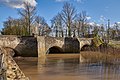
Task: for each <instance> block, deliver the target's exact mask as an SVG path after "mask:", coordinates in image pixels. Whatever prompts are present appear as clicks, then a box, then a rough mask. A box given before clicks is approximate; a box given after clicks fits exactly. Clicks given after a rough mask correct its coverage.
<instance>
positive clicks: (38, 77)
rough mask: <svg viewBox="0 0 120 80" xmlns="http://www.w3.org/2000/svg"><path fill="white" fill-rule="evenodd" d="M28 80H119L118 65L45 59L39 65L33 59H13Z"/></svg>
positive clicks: (119, 68)
mask: <svg viewBox="0 0 120 80" xmlns="http://www.w3.org/2000/svg"><path fill="white" fill-rule="evenodd" d="M15 61H16V62H17V64H18V65H19V66H20V68H21V70H22V71H23V72H24V73H25V75H26V76H27V77H29V78H30V80H120V65H117V64H116V65H111V64H103V63H101V62H98V63H79V59H78V58H71V59H62V58H47V59H46V63H45V64H40V62H38V59H37V58H35V57H30V58H15Z"/></svg>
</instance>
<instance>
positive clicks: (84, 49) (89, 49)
mask: <svg viewBox="0 0 120 80" xmlns="http://www.w3.org/2000/svg"><path fill="white" fill-rule="evenodd" d="M81 51H91V45H87V44H86V45H84V46H83V47H82V48H81Z"/></svg>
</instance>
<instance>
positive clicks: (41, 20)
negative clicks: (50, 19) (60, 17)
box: [35, 16, 51, 36]
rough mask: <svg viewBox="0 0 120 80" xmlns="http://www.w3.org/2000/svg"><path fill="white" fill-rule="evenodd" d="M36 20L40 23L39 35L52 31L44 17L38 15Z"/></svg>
mask: <svg viewBox="0 0 120 80" xmlns="http://www.w3.org/2000/svg"><path fill="white" fill-rule="evenodd" d="M35 22H36V23H37V24H38V25H39V26H38V27H39V28H38V29H39V35H41V36H44V35H48V34H49V33H50V32H51V28H50V27H49V26H48V24H47V22H46V20H45V19H44V17H40V16H36V19H35Z"/></svg>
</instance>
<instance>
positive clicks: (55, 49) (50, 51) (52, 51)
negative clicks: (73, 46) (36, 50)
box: [47, 46, 63, 54]
mask: <svg viewBox="0 0 120 80" xmlns="http://www.w3.org/2000/svg"><path fill="white" fill-rule="evenodd" d="M62 52H63V50H62V48H60V47H58V46H53V47H51V48H49V49H48V51H47V54H60V53H62Z"/></svg>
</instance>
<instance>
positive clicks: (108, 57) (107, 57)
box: [80, 51, 120, 64]
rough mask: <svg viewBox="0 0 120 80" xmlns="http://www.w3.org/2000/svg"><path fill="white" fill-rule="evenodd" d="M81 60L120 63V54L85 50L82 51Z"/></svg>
mask: <svg viewBox="0 0 120 80" xmlns="http://www.w3.org/2000/svg"><path fill="white" fill-rule="evenodd" d="M80 62H90V63H93V62H94V63H96V62H102V63H107V64H120V54H112V53H108V54H105V53H101V52H90V51H89V52H88V51H84V52H81V53H80Z"/></svg>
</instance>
